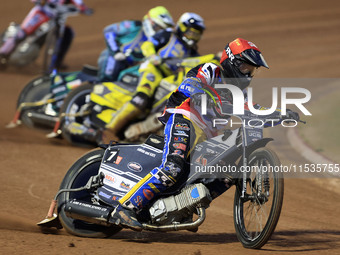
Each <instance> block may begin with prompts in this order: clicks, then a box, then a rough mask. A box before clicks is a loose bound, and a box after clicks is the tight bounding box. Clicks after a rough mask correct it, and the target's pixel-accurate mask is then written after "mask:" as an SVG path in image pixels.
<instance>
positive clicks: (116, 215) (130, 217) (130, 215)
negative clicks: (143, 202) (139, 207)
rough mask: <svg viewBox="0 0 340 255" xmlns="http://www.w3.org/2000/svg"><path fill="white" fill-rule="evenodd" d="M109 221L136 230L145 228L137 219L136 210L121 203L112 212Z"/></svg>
mask: <svg viewBox="0 0 340 255" xmlns="http://www.w3.org/2000/svg"><path fill="white" fill-rule="evenodd" d="M109 222H111V223H113V224H116V225H120V226H122V227H126V228H130V229H132V230H134V231H142V230H143V226H142V224H141V223H140V222H139V221H138V220H137V216H136V213H135V211H134V210H133V209H127V208H125V207H123V206H122V205H121V204H119V205H118V206H117V207H116V209H115V210H114V211H113V212H112V213H111V217H110V219H109Z"/></svg>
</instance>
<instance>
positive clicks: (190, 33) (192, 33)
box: [183, 27, 202, 42]
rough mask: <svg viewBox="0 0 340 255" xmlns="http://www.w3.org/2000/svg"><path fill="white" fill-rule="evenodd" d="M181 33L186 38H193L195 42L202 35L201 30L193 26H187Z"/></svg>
mask: <svg viewBox="0 0 340 255" xmlns="http://www.w3.org/2000/svg"><path fill="white" fill-rule="evenodd" d="M183 35H184V36H185V37H186V38H187V39H188V40H193V41H195V42H198V41H199V40H200V39H201V36H202V31H200V30H197V29H195V28H193V27H189V28H188V29H187V30H186V31H185V32H184V33H183Z"/></svg>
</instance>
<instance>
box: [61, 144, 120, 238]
mask: <svg viewBox="0 0 340 255" xmlns="http://www.w3.org/2000/svg"><path fill="white" fill-rule="evenodd" d="M104 152H105V151H104V150H103V149H95V150H92V151H90V152H88V153H87V154H85V155H84V156H82V157H81V158H80V159H78V160H77V161H76V162H75V163H74V164H73V165H72V166H71V168H70V169H69V170H68V172H67V173H66V175H65V177H64V179H63V181H62V183H61V185H60V189H74V188H79V187H82V186H84V185H85V184H86V183H87V181H88V180H89V178H90V177H91V176H94V175H97V174H98V171H99V167H100V162H101V160H102V158H103V155H104ZM95 197H96V194H95V191H89V190H83V191H78V192H64V193H62V194H61V195H60V196H59V198H58V216H59V219H60V222H61V225H62V226H63V227H64V228H65V229H66V231H67V232H69V233H70V234H72V235H76V236H82V237H108V236H111V235H113V234H116V233H118V232H119V231H120V230H121V229H122V228H121V227H119V226H116V225H113V226H110V227H107V226H101V225H96V224H93V223H88V222H85V221H82V220H75V219H72V218H70V217H68V216H66V214H65V211H64V208H65V203H66V202H67V201H69V200H72V199H77V200H79V201H84V202H87V203H91V202H93V200H94V199H95Z"/></svg>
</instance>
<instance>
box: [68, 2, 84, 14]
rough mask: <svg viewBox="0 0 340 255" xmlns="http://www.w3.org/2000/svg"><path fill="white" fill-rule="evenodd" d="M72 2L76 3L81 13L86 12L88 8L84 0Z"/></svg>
mask: <svg viewBox="0 0 340 255" xmlns="http://www.w3.org/2000/svg"><path fill="white" fill-rule="evenodd" d="M70 2H71V3H72V4H74V5H75V6H76V7H77V8H78V9H79V11H80V12H81V13H84V12H85V11H86V10H87V9H88V7H87V6H86V5H85V3H84V2H83V0H70Z"/></svg>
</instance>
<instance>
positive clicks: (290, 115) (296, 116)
mask: <svg viewBox="0 0 340 255" xmlns="http://www.w3.org/2000/svg"><path fill="white" fill-rule="evenodd" d="M285 119H293V120H296V121H297V122H298V121H299V120H300V116H299V114H298V113H297V112H293V111H292V110H290V109H287V111H286V116H285Z"/></svg>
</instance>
